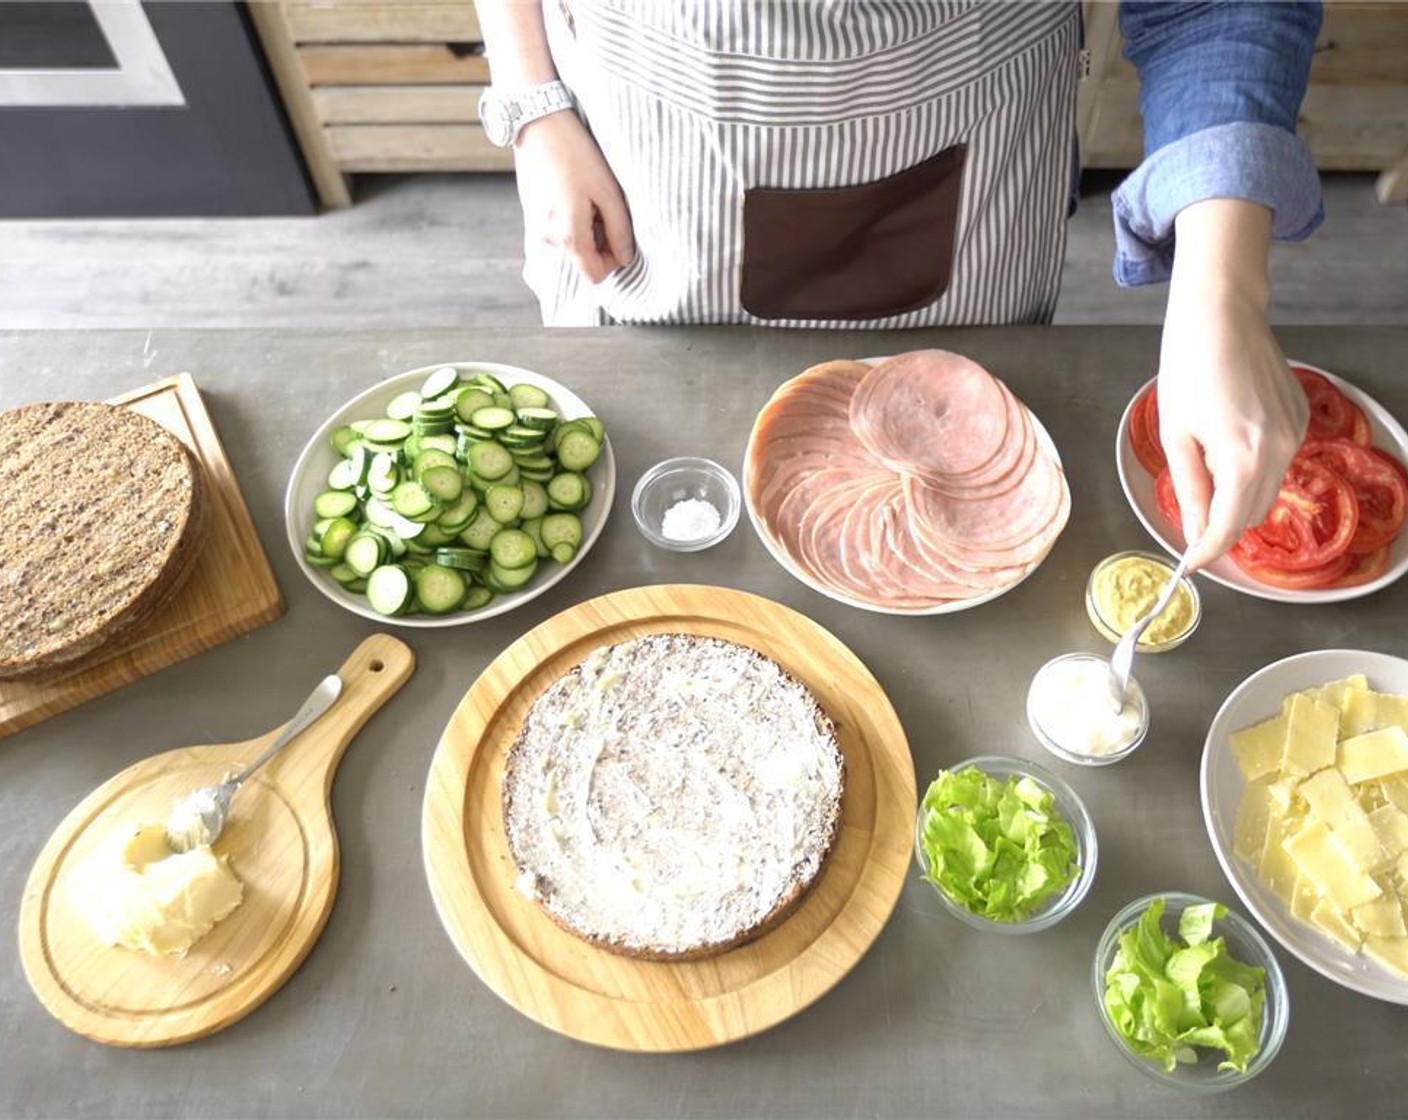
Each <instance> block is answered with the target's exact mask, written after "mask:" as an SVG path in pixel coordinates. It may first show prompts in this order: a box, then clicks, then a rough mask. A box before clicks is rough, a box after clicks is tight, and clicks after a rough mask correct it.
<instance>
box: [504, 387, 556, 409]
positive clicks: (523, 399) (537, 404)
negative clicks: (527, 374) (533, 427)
mask: <svg viewBox="0 0 1408 1120" xmlns="http://www.w3.org/2000/svg"><path fill="white" fill-rule="evenodd" d="M508 399H509V400H511V401H512V402H513V407H514V408H547V406H548V405H549V404H551V403H552V399H551V398H550V397H549V396H548V395H547V394H546V393H545V392H543V391H542V390H541V389H539V388H538V387H537V386H536V385H525V384H523V383H521V382H520V383H519V384H517V385H510V386H509V390H508Z"/></svg>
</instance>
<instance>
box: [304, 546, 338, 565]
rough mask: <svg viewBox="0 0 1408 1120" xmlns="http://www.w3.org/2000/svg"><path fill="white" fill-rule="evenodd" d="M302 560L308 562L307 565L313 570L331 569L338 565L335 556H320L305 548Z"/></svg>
mask: <svg viewBox="0 0 1408 1120" xmlns="http://www.w3.org/2000/svg"><path fill="white" fill-rule="evenodd" d="M303 559H305V560H306V561H308V563H310V564H312V565H313V567H315V568H332V567H335V566H336V565H337V564H338V563H339V561H338V559H337V557H336V556H320V555H319V554H318V553H316V552H313V551H311V550H310V549H307V548H305V549H304V550H303Z"/></svg>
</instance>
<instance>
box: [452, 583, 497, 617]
mask: <svg viewBox="0 0 1408 1120" xmlns="http://www.w3.org/2000/svg"><path fill="white" fill-rule="evenodd" d="M493 598H494V593H493V592H492V591H490V590H489V589H488V588H487V587H478V586H475V587H471V588H470V589H469V590H468V591H466V592H465V593H464V602H462V603H461V604H460V609H461V610H466V611H477V610H478V609H479V608H480V607H487V606H488V605H489V603H490V601H491V600H492V599H493Z"/></svg>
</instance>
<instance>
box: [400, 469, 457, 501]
mask: <svg viewBox="0 0 1408 1120" xmlns="http://www.w3.org/2000/svg"><path fill="white" fill-rule="evenodd" d="M419 477H420V485H421V486H422V487H423V488H424V489H425V492H426V493H427V494H429V495H430V497H431V498H433V499H434V500H435V501H436V502H437V503H440V504H442V505H453V504H454V503H455V502H457V501H459V497H460V495H461V494H462V493H463V492H464V475H462V474H460V469H459V467H458V466H452V467H444V466H441V467H431V468H430V469H429V470H427V471H424V472H423V473H421V474H420V476H419ZM397 489H398V490H399V489H400V488H399V487H397ZM393 497H394V495H393Z"/></svg>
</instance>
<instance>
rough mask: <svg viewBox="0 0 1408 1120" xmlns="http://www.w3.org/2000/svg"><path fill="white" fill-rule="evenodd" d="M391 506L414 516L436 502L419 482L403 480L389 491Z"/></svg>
mask: <svg viewBox="0 0 1408 1120" xmlns="http://www.w3.org/2000/svg"><path fill="white" fill-rule="evenodd" d="M549 485H551V484H549ZM456 497H458V495H456ZM391 508H392V509H394V510H395V511H396V512H397V513H399V514H400V515H401V516H402V517H412V518H414V517H419V516H420V515H421V514H423V513H429V512H430V511H431V510H433V509H435V508H436V503H435V499H434V498H432V497H431V496H430V493H429V491H427V490H426V488H425V487H424V486H422V485H421V484H420V483H419V482H403V483H401V484H400V485H399V486H397V487H396V489H395V490H393V491H392V492H391ZM436 516H437V517H438V516H439V514H438V513H437V514H436ZM402 535H403V536H404V534H402Z"/></svg>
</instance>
